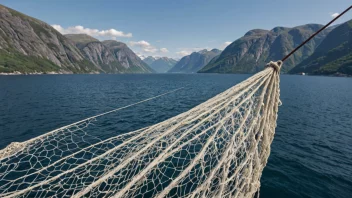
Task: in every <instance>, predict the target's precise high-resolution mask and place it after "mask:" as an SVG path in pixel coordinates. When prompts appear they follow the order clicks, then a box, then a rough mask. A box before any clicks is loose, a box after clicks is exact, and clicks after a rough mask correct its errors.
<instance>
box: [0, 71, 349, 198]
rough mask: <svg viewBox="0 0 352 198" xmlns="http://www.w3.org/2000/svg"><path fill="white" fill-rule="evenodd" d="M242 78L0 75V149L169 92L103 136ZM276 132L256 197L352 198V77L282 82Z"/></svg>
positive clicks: (123, 114) (120, 118) (112, 120)
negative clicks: (169, 92)
mask: <svg viewBox="0 0 352 198" xmlns="http://www.w3.org/2000/svg"><path fill="white" fill-rule="evenodd" d="M247 77H248V75H217V74H192V75H183V74H172V75H166V74H165V75H161V74H160V75H157V74H153V75H43V76H0V148H3V147H5V146H6V145H7V144H9V143H10V142H13V141H24V140H27V139H29V138H32V137H36V136H38V135H40V134H43V133H45V132H47V131H50V130H53V129H55V128H58V127H60V126H64V125H67V124H70V123H72V122H75V121H78V120H81V119H83V118H86V117H89V116H93V115H96V114H98V113H101V112H105V111H108V110H111V109H114V108H117V107H122V106H125V105H128V104H131V103H134V102H137V101H140V100H143V99H146V98H149V97H152V96H155V95H158V94H161V93H164V92H167V91H169V90H172V89H175V88H179V87H185V89H183V90H181V91H178V92H176V93H172V94H170V95H167V96H164V97H162V98H158V99H156V100H153V101H149V102H147V103H143V104H140V105H138V106H134V107H132V108H129V109H126V110H123V111H120V112H117V113H115V114H114V115H111V116H110V117H107V118H106V119H108V120H106V121H105V122H104V123H105V124H106V125H109V127H106V129H107V130H104V131H103V132H102V131H100V132H99V134H98V135H99V136H100V137H102V138H106V137H110V136H112V135H116V134H119V133H124V132H128V131H132V130H135V129H138V128H141V127H144V126H148V125H151V124H155V123H158V122H160V121H162V120H165V119H167V118H170V117H172V116H175V115H177V114H179V113H181V112H184V111H186V110H188V109H190V108H192V107H194V106H196V105H198V104H199V103H201V102H204V101H205V100H207V99H209V98H211V97H213V96H215V95H216V94H218V93H220V92H222V91H224V90H226V89H227V88H229V87H231V86H233V85H234V84H236V83H239V82H240V81H242V80H244V79H245V78H247ZM281 100H282V102H283V105H282V106H281V107H280V110H279V118H278V127H277V130H276V135H275V139H274V142H273V144H272V152H271V155H270V158H269V162H268V165H267V167H266V168H265V169H264V172H263V176H262V180H261V182H262V184H261V185H262V187H261V192H260V197H263V198H267V197H351V196H352V78H334V77H310V76H285V75H283V76H282V77H281Z"/></svg>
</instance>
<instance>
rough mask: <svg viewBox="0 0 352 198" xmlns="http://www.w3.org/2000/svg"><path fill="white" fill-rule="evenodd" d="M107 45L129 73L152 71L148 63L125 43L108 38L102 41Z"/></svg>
mask: <svg viewBox="0 0 352 198" xmlns="http://www.w3.org/2000/svg"><path fill="white" fill-rule="evenodd" d="M102 43H103V45H104V46H105V47H107V48H108V49H109V50H110V52H111V53H112V54H113V56H114V57H115V58H116V61H117V62H118V63H119V64H120V65H121V66H122V67H123V68H124V69H125V71H127V72H129V73H152V72H154V70H153V69H151V68H150V67H149V66H148V64H146V63H145V62H143V61H142V59H140V58H139V57H138V56H137V55H136V54H135V53H134V52H133V51H132V50H131V49H130V48H128V47H127V45H126V44H125V43H122V42H118V41H114V40H108V41H103V42H102Z"/></svg>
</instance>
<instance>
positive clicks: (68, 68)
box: [0, 5, 153, 73]
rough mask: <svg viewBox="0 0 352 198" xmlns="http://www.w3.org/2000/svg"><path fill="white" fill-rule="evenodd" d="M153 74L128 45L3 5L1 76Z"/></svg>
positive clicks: (0, 26)
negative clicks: (63, 30)
mask: <svg viewBox="0 0 352 198" xmlns="http://www.w3.org/2000/svg"><path fill="white" fill-rule="evenodd" d="M2 72H4V73H11V72H20V73H150V72H153V70H152V69H151V68H149V66H148V65H147V64H145V63H144V62H143V61H142V60H141V59H140V58H139V57H138V56H136V54H135V53H134V52H133V51H132V50H131V49H129V48H128V47H127V45H126V44H124V43H121V42H117V41H104V42H99V41H98V40H97V39H95V38H93V37H90V36H88V35H84V34H77V35H72V34H71V35H66V36H63V35H61V34H60V33H59V32H58V31H56V30H55V29H54V28H52V27H51V26H50V25H48V24H46V23H44V22H42V21H40V20H38V19H35V18H32V17H29V16H27V15H24V14H22V13H19V12H17V11H15V10H12V9H10V8H7V7H5V6H2V5H0V73H2Z"/></svg>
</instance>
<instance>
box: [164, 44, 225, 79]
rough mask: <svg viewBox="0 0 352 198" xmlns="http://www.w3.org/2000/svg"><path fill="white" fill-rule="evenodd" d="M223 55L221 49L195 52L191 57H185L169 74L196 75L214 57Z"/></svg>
mask: <svg viewBox="0 0 352 198" xmlns="http://www.w3.org/2000/svg"><path fill="white" fill-rule="evenodd" d="M220 53H221V50H219V49H212V50H210V51H208V50H206V49H204V50H201V51H199V52H193V53H192V54H190V55H187V56H184V57H182V58H181V60H179V61H178V63H177V64H176V65H175V66H174V67H172V68H171V69H170V70H169V71H168V72H170V73H196V72H198V71H199V70H200V69H202V68H203V67H204V66H205V65H206V64H208V63H209V62H210V61H211V60H212V59H213V58H214V57H217V56H218V55H219V54H220Z"/></svg>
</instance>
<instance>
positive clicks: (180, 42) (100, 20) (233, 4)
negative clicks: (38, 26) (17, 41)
mask: <svg viewBox="0 0 352 198" xmlns="http://www.w3.org/2000/svg"><path fill="white" fill-rule="evenodd" d="M0 3H1V4H3V5H5V6H7V7H10V8H12V9H15V10H17V11H19V12H22V13H24V14H27V15H29V16H32V17H34V18H37V19H40V20H42V21H44V22H46V23H48V24H50V25H52V26H53V27H54V28H55V29H57V30H58V31H60V32H61V33H63V34H67V33H86V34H89V35H91V36H93V37H95V38H97V39H99V40H108V39H109V40H111V39H114V40H118V41H121V42H124V43H126V44H127V45H128V46H129V47H130V48H131V49H132V50H133V51H134V52H136V53H137V54H138V55H140V56H141V55H143V56H166V57H172V58H181V57H183V56H185V55H188V54H190V53H192V52H194V51H200V50H202V49H208V50H210V49H213V48H218V49H224V48H225V47H226V46H227V45H229V44H230V43H231V42H233V41H235V40H236V39H238V38H240V37H241V36H243V35H244V34H245V33H246V32H247V31H249V30H251V29H258V28H259V29H267V30H271V29H273V28H274V27H277V26H284V27H294V26H298V25H303V24H308V23H318V24H326V23H327V22H329V21H330V20H331V19H332V18H333V17H334V16H336V15H337V14H338V13H340V12H342V11H343V10H345V9H346V8H347V7H348V6H350V5H351V1H350V0H291V1H287V0H115V1H113V0H110V1H104V0H100V1H98V0H75V1H73V0H56V1H54V0H51V1H49V0H31V1H28V0H1V2H0ZM349 19H352V11H350V12H349V13H347V14H346V15H345V16H344V17H342V18H341V19H339V20H338V21H337V22H336V23H335V24H337V23H342V22H344V21H347V20H349Z"/></svg>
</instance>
